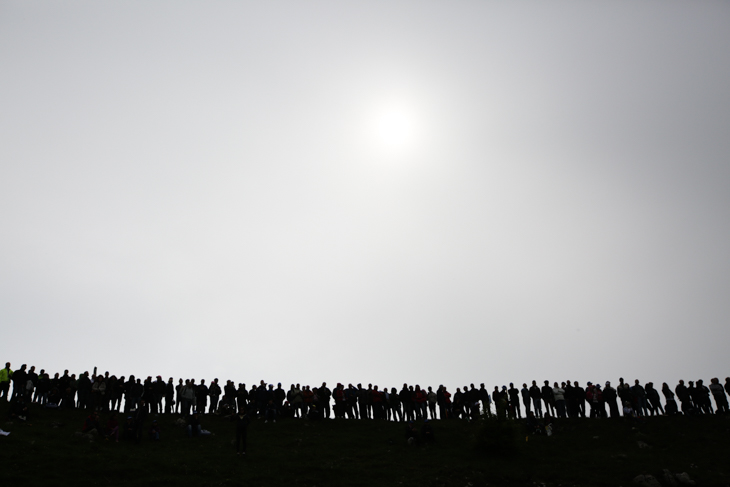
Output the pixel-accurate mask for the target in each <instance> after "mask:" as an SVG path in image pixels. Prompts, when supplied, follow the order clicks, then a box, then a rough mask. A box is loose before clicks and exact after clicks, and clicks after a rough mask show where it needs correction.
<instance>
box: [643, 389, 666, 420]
mask: <svg viewBox="0 0 730 487" xmlns="http://www.w3.org/2000/svg"><path fill="white" fill-rule="evenodd" d="M646 400H647V401H648V402H649V410H650V411H651V415H652V416H654V413H655V412H656V411H658V412H657V413H656V414H657V415H658V414H659V412H661V413H662V414H664V408H663V407H662V401H661V400H660V399H659V391H657V390H656V389H654V383H653V382H647V383H646Z"/></svg>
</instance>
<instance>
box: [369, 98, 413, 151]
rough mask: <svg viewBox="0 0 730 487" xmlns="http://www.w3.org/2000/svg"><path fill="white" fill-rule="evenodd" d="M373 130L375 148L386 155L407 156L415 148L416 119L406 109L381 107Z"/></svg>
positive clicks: (401, 107) (373, 120)
mask: <svg viewBox="0 0 730 487" xmlns="http://www.w3.org/2000/svg"><path fill="white" fill-rule="evenodd" d="M371 130H372V140H373V144H374V145H375V148H376V149H377V150H378V152H381V153H383V154H385V155H392V156H400V155H406V154H408V153H409V152H411V151H412V150H413V148H414V146H415V142H416V123H415V117H414V116H413V114H412V113H411V111H409V110H408V109H407V108H406V107H403V106H399V105H396V104H392V105H388V106H384V107H381V108H380V109H379V110H377V111H376V112H375V114H374V116H373V119H372V128H371Z"/></svg>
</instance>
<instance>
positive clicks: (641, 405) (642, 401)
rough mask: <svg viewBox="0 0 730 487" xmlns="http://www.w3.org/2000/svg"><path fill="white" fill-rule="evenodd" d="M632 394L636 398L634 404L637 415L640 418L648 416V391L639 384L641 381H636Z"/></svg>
mask: <svg viewBox="0 0 730 487" xmlns="http://www.w3.org/2000/svg"><path fill="white" fill-rule="evenodd" d="M631 394H632V395H633V397H634V401H633V404H634V409H635V410H636V414H638V415H639V416H647V412H648V411H647V407H646V390H644V388H643V387H641V384H639V379H636V380H634V385H633V386H632V387H631Z"/></svg>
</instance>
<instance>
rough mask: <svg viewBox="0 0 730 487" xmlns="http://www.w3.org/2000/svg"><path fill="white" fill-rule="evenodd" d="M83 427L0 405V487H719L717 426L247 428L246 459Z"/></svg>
mask: <svg viewBox="0 0 730 487" xmlns="http://www.w3.org/2000/svg"><path fill="white" fill-rule="evenodd" d="M85 416H86V413H85V412H83V411H52V410H43V409H41V408H38V407H34V409H33V410H32V417H31V421H30V424H24V423H18V422H14V423H13V424H8V423H6V422H5V419H4V418H6V417H7V405H6V404H2V405H0V418H3V421H0V427H2V428H3V429H4V430H6V431H11V434H10V436H7V437H0V458H2V468H0V482H1V484H0V485H3V486H33V485H43V486H47V485H74V486H86V485H100V486H103V485H139V486H147V485H175V486H178V485H195V486H239V485H240V486H244V485H246V486H249V485H267V486H269V485H287V486H328V485H333V486H358V485H362V486H366V485H367V486H372V485H383V486H388V485H393V486H410V485H414V486H415V485H418V486H459V487H464V486H470V485H471V486H479V485H533V484H537V485H540V484H546V485H554V486H558V485H561V486H568V485H576V486H577V485H581V486H582V485H586V486H588V485H590V486H594V485H595V486H603V485H606V486H609V485H610V486H617V485H630V484H631V482H632V479H633V478H634V477H635V476H637V475H639V474H652V475H654V476H655V477H657V478H659V479H661V473H662V470H663V469H665V468H666V469H669V470H671V471H673V472H687V473H689V474H690V476H691V477H692V479H694V480H696V481H697V484H698V485H729V484H730V468H729V467H728V463H730V462H728V460H727V459H728V453H730V448H728V447H729V446H730V445H729V443H728V441H729V438H730V417H728V416H707V417H697V418H685V417H656V418H648V419H647V421H646V422H645V423H634V422H629V421H625V420H623V419H620V420H563V421H562V422H560V423H557V425H556V432H555V435H553V436H552V437H546V436H531V437H529V438H526V435H525V430H524V427H523V425H522V424H521V423H519V422H508V424H507V425H506V428H505V427H504V426H503V425H497V426H495V425H494V424H493V423H490V422H486V423H484V424H480V422H476V423H467V422H465V421H434V422H432V424H433V429H434V431H435V435H436V441H435V442H433V443H430V444H426V445H420V446H408V445H407V443H406V441H405V434H404V433H405V427H404V425H403V424H402V423H392V422H384V421H373V420H365V421H347V420H329V421H319V422H310V421H301V420H282V421H279V422H277V423H276V424H271V423H269V424H264V422H263V421H262V420H258V421H255V422H254V423H252V424H251V426H250V427H249V434H248V454H247V455H246V456H245V457H241V456H237V455H236V454H235V451H234V447H233V439H234V427H233V424H232V423H230V422H228V421H226V420H225V419H223V418H220V417H215V416H205V417H204V418H203V419H202V424H203V427H204V428H206V429H209V430H210V431H212V432H214V433H215V435H214V436H211V437H202V438H187V437H186V436H185V434H184V432H183V430H182V429H181V428H179V427H178V426H175V424H174V420H175V419H177V416H175V415H170V416H167V415H161V416H160V417H159V418H158V420H159V422H160V424H161V425H162V427H163V431H162V440H161V441H159V442H152V441H151V440H148V439H146V438H145V439H144V440H143V441H142V442H141V443H140V444H134V443H127V442H120V443H114V442H109V441H105V440H95V441H90V440H89V439H87V438H83V437H77V436H75V435H74V433H75V432H76V431H80V430H81V426H82V424H83V421H84V418H85ZM105 420H106V416H105V415H103V414H102V422H104V421H105ZM150 421H151V419H150V420H148V423H149V422H150ZM53 423H61V425H60V426H57V427H53ZM495 427H496V428H499V431H498V432H497V433H495V432H494V428H495ZM495 435H497V437H498V439H497V440H495V441H496V443H497V446H496V447H495V441H492V442H491V443H489V438H494V437H495ZM639 441H641V442H643V443H645V444H647V445H648V447H645V448H640V447H639V446H638V442H639ZM485 442H487V443H488V444H486V447H484V446H485ZM500 442H504V443H505V445H507V446H509V445H512V447H511V448H503V449H500V447H499V443H500Z"/></svg>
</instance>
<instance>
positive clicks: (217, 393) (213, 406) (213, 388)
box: [208, 377, 221, 414]
mask: <svg viewBox="0 0 730 487" xmlns="http://www.w3.org/2000/svg"><path fill="white" fill-rule="evenodd" d="M208 394H210V409H208V412H209V413H211V414H212V413H214V412H216V410H217V409H218V399H219V398H220V397H221V386H219V385H218V378H217V377H216V378H215V379H213V382H211V384H210V387H209V388H208Z"/></svg>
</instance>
